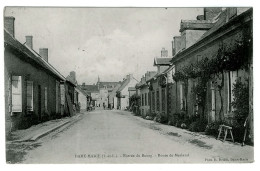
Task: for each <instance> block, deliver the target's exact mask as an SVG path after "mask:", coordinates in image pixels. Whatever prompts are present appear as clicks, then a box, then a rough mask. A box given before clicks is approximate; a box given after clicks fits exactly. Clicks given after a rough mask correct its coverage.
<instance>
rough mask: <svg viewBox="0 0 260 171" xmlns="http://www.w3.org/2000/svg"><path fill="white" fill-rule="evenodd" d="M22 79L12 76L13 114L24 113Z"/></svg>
mask: <svg viewBox="0 0 260 171" xmlns="http://www.w3.org/2000/svg"><path fill="white" fill-rule="evenodd" d="M21 82H22V77H21V76H12V112H22V83H21Z"/></svg>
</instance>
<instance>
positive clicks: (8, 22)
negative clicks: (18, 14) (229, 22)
mask: <svg viewBox="0 0 260 171" xmlns="http://www.w3.org/2000/svg"><path fill="white" fill-rule="evenodd" d="M14 20H15V18H14V17H12V16H9V17H4V28H5V29H6V30H7V31H8V32H9V33H10V34H11V35H12V36H13V37H14Z"/></svg>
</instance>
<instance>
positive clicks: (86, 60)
mask: <svg viewBox="0 0 260 171" xmlns="http://www.w3.org/2000/svg"><path fill="white" fill-rule="evenodd" d="M200 14H203V9H202V8H167V9H166V8H6V9H5V16H14V17H15V37H16V38H17V39H18V40H19V41H20V42H21V43H24V42H25V36H26V35H32V36H33V48H34V50H36V51H37V52H38V51H39V48H48V49H49V63H51V64H52V65H53V66H54V67H55V68H56V69H57V70H58V71H60V72H61V73H62V74H63V75H64V76H65V77H66V76H67V75H68V74H69V72H70V71H75V72H76V75H77V80H78V83H80V84H82V83H83V82H85V83H86V84H93V83H96V82H97V77H98V75H99V76H100V79H101V81H120V80H122V79H123V78H124V77H125V75H126V74H129V73H133V75H134V77H135V78H136V79H138V80H139V79H140V78H141V76H142V75H143V74H144V73H145V72H146V71H152V70H154V71H156V68H155V67H153V60H154V57H156V56H160V51H161V48H162V47H165V48H166V49H167V50H168V53H169V55H172V53H171V41H172V39H173V36H178V35H180V33H179V27H180V21H181V19H196V16H197V15H200Z"/></svg>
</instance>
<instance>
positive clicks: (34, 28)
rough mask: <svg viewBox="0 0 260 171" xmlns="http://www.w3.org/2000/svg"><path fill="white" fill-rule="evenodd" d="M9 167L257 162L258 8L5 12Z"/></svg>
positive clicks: (9, 9)
mask: <svg viewBox="0 0 260 171" xmlns="http://www.w3.org/2000/svg"><path fill="white" fill-rule="evenodd" d="M3 31H4V47H3V49H4V93H5V94H4V104H5V106H4V107H5V109H4V110H5V140H6V141H5V144H6V149H5V150H6V163H8V164H17V163H21V164H78V163H82V164H89V163H111V164H118V163H120V164H126V163H131V164H132V163H133V164H138V163H168V164H172V163H252V162H254V112H253V8H252V7H200V8H188V7H187V8H176V7H156V8H154V7H153V8H152V7H145V8H144V7H131V8H130V7H123V8H122V7H14V6H6V7H5V8H4V30H3Z"/></svg>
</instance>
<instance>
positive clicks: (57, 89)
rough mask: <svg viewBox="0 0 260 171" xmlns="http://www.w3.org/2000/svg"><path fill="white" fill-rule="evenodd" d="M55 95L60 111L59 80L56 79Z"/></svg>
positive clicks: (57, 109) (57, 110)
mask: <svg viewBox="0 0 260 171" xmlns="http://www.w3.org/2000/svg"><path fill="white" fill-rule="evenodd" d="M55 97H56V100H55V102H56V113H59V82H58V81H56V95H55Z"/></svg>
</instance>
